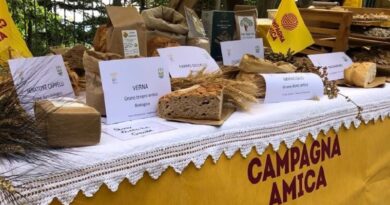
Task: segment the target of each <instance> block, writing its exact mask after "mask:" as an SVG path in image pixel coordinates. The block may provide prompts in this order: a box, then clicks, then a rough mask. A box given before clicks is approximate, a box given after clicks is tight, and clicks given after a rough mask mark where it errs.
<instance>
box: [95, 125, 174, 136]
mask: <svg viewBox="0 0 390 205" xmlns="http://www.w3.org/2000/svg"><path fill="white" fill-rule="evenodd" d="M175 129H176V128H174V127H171V126H168V125H164V124H161V123H158V122H154V121H148V122H144V121H142V122H134V121H131V122H125V123H119V124H114V125H103V128H102V130H103V132H105V133H107V134H109V135H111V136H113V137H115V138H117V139H120V140H123V141H125V140H131V139H136V138H138V137H144V136H147V135H152V134H157V133H162V132H168V131H171V130H175Z"/></svg>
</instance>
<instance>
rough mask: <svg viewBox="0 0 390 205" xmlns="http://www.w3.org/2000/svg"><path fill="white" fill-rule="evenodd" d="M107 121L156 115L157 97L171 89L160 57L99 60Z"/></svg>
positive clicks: (121, 120) (114, 121) (166, 71)
mask: <svg viewBox="0 0 390 205" xmlns="http://www.w3.org/2000/svg"><path fill="white" fill-rule="evenodd" d="M99 67H100V73H101V78H102V84H103V91H104V101H105V105H106V114H107V124H113V123H118V122H124V121H128V120H134V119H140V118H147V117H152V116H155V115H156V111H157V103H158V100H159V98H160V97H161V96H163V95H165V94H167V93H169V92H171V83H170V79H169V74H168V70H167V69H165V67H164V66H163V63H162V61H161V58H160V57H154V58H134V59H124V60H114V61H101V62H99Z"/></svg>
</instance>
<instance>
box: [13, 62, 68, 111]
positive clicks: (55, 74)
mask: <svg viewBox="0 0 390 205" xmlns="http://www.w3.org/2000/svg"><path fill="white" fill-rule="evenodd" d="M8 63H9V66H10V70H11V75H12V78H13V80H14V84H15V87H16V91H17V94H18V97H19V100H20V103H21V104H22V106H23V108H24V109H25V110H26V112H28V113H30V114H33V113H34V111H33V106H34V102H35V101H37V100H43V99H49V98H61V97H70V98H74V97H75V96H74V92H73V88H72V85H71V83H70V80H69V75H68V71H67V70H66V68H65V65H64V60H63V59H62V56H60V55H56V56H45V57H37V58H19V59H14V60H9V61H8Z"/></svg>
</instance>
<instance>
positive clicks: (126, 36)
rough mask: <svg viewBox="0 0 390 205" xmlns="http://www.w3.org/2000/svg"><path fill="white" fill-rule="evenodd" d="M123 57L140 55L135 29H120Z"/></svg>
mask: <svg viewBox="0 0 390 205" xmlns="http://www.w3.org/2000/svg"><path fill="white" fill-rule="evenodd" d="M122 40H123V49H124V51H123V52H124V54H125V58H127V57H131V56H140V52H139V43H138V34H137V30H126V31H122Z"/></svg>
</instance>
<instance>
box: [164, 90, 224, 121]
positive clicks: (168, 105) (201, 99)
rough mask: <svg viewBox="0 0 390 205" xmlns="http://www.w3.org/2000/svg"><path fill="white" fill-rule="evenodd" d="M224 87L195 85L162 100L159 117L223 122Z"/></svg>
mask: <svg viewBox="0 0 390 205" xmlns="http://www.w3.org/2000/svg"><path fill="white" fill-rule="evenodd" d="M222 106H223V86H221V85H217V84H208V85H195V86H192V87H190V88H186V89H182V90H177V91H174V92H172V93H170V94H168V95H165V96H163V97H161V98H160V100H159V103H158V115H159V116H160V117H161V118H164V119H176V118H181V119H183V118H184V119H196V120H221V118H222Z"/></svg>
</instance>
